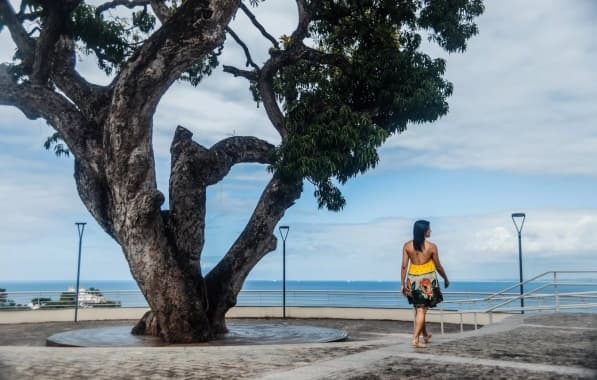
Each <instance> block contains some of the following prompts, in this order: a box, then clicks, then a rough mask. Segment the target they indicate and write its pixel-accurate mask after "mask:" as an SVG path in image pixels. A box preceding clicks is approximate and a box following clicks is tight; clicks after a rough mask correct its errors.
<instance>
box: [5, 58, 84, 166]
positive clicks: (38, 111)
mask: <svg viewBox="0 0 597 380" xmlns="http://www.w3.org/2000/svg"><path fill="white" fill-rule="evenodd" d="M0 105H8V106H14V107H16V108H18V109H19V110H21V112H23V113H24V114H25V115H26V116H27V117H28V118H29V119H32V120H34V119H37V118H40V117H42V118H44V119H45V120H46V121H48V123H50V125H52V126H53V127H54V128H55V129H56V130H57V131H58V132H60V134H61V135H62V137H63V138H64V141H65V143H66V144H67V145H68V148H69V149H70V151H71V152H73V154H74V155H75V157H84V156H85V152H86V142H85V140H84V138H85V134H84V132H85V128H86V120H85V119H84V117H83V115H82V114H81V113H80V112H79V110H77V109H76V107H75V106H74V105H73V104H72V103H71V102H69V101H68V100H67V99H66V98H64V97H63V96H62V95H60V94H58V93H56V92H54V91H52V90H50V89H48V87H47V86H41V85H36V84H32V83H29V82H25V83H22V84H18V83H17V82H16V81H15V79H14V78H13V77H12V75H11V73H10V70H9V66H8V65H6V64H0Z"/></svg>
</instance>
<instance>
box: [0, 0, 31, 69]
mask: <svg viewBox="0 0 597 380" xmlns="http://www.w3.org/2000/svg"><path fill="white" fill-rule="evenodd" d="M0 21H2V22H3V23H4V24H5V25H6V26H7V27H8V30H9V32H10V35H11V37H12V40H13V41H14V42H15V44H16V45H17V48H18V49H19V51H20V52H21V54H22V55H23V61H24V63H25V66H27V67H30V66H31V65H33V59H34V55H35V41H34V40H33V39H32V38H31V37H29V35H28V34H27V31H26V30H25V28H23V25H22V24H21V21H19V19H18V17H17V15H16V14H15V11H14V9H13V7H12V5H10V1H9V0H0Z"/></svg>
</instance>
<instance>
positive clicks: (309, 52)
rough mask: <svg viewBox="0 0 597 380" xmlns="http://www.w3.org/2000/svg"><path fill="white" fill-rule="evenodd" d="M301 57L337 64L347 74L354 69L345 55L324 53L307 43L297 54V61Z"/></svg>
mask: <svg viewBox="0 0 597 380" xmlns="http://www.w3.org/2000/svg"><path fill="white" fill-rule="evenodd" d="M301 59H302V60H306V61H309V62H312V63H316V64H322V65H330V66H335V67H338V68H340V69H341V70H342V71H344V73H346V74H349V73H350V72H351V71H352V65H351V63H350V61H349V60H348V59H347V58H346V57H345V56H343V55H341V54H331V53H324V52H322V51H320V50H317V49H313V48H310V47H308V46H305V45H302V46H301V47H300V49H299V53H298V54H297V55H296V61H298V60H301Z"/></svg>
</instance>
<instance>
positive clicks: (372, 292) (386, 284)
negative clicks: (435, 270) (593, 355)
mask: <svg viewBox="0 0 597 380" xmlns="http://www.w3.org/2000/svg"><path fill="white" fill-rule="evenodd" d="M441 284H442V286H443V282H441ZM515 284H516V282H508V281H495V282H474V281H455V282H452V283H450V287H449V289H447V290H446V289H442V291H443V293H444V301H445V302H444V305H443V307H444V308H445V309H447V310H458V309H485V308H487V307H490V306H495V305H497V304H499V303H500V302H503V301H496V300H494V301H492V302H491V303H488V302H477V303H472V302H468V301H466V300H467V299H471V298H483V297H486V296H487V295H490V294H493V293H496V292H498V291H501V290H504V289H506V288H508V287H510V286H513V285H515ZM543 284H545V283H542V282H536V283H533V282H532V283H529V284H526V285H525V291H529V290H532V289H536V288H538V287H541V286H542V285H543ZM74 285H75V282H74V281H32V282H25V281H18V282H16V281H15V282H9V281H4V282H2V281H1V280H0V288H4V289H6V293H7V296H6V298H7V299H9V300H12V301H14V303H16V304H21V305H27V304H28V303H29V302H31V299H33V298H36V297H45V298H52V300H54V299H59V298H60V293H61V292H64V291H67V290H68V288H69V287H71V288H74ZM282 285H283V284H282V281H247V282H246V283H245V285H244V287H243V289H242V291H241V293H240V294H239V297H238V303H237V305H239V306H281V305H282ZM596 285H597V284H596ZM90 287H93V288H96V289H99V290H100V291H101V292H102V294H103V295H104V296H105V297H106V298H107V299H108V300H110V301H115V302H120V304H121V306H122V307H145V306H147V302H146V301H145V299H144V298H143V296H142V294H141V292H140V291H139V288H138V287H137V284H136V283H135V282H133V281H98V280H96V281H81V282H80V288H85V289H89V288H90ZM553 288H554V287H553V286H551V285H550V286H548V287H545V288H543V289H540V290H539V291H538V292H537V293H538V294H542V295H545V294H553V293H554V289H553ZM595 288H596V287H595V286H592V287H591V289H587V288H586V287H583V286H579V285H559V286H558V289H557V291H558V292H560V293H566V292H582V291H586V290H593V291H594V290H596V289H595ZM399 290H400V283H399V282H397V281H287V282H286V305H287V306H337V307H340V306H342V307H377V308H406V307H410V306H409V305H408V302H407V300H406V298H405V297H403V296H402V295H401V294H400V293H399ZM507 293H508V294H509V295H515V294H518V293H519V288H518V287H516V288H514V289H512V290H509V291H508V292H507ZM577 301H578V299H577V298H571V297H560V302H561V303H562V304H565V303H569V304H572V303H574V302H577ZM553 302H554V297H545V298H537V299H527V300H525V305H526V306H533V305H536V306H542V305H543V306H546V305H550V304H553ZM518 304H519V301H513V302H511V303H510V304H508V305H506V306H511V307H516V306H517V305H518ZM589 310H590V309H589ZM593 310H594V309H593Z"/></svg>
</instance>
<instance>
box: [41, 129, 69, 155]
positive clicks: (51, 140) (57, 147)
mask: <svg viewBox="0 0 597 380" xmlns="http://www.w3.org/2000/svg"><path fill="white" fill-rule="evenodd" d="M61 141H63V140H62V136H61V135H60V133H59V132H54V134H53V135H52V136H50V137H48V138H47V139H46V141H45V142H44V148H46V150H50V149H52V147H53V149H54V154H55V155H56V156H57V157H60V156H62V155H64V156H65V157H68V156H69V155H70V151H69V150H68V148H67V147H66V145H65V144H63V143H62V142H61Z"/></svg>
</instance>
